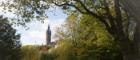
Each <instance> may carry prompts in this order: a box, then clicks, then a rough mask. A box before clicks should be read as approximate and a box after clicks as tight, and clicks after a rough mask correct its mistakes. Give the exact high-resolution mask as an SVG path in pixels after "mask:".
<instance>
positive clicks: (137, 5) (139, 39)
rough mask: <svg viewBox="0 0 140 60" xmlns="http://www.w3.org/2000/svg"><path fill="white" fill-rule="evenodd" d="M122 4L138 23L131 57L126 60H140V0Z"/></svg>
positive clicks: (124, 1)
mask: <svg viewBox="0 0 140 60" xmlns="http://www.w3.org/2000/svg"><path fill="white" fill-rule="evenodd" d="M122 3H123V5H124V8H125V9H126V10H127V11H128V13H129V15H130V16H131V17H133V18H134V19H135V22H136V28H135V33H134V40H133V42H132V43H131V45H130V46H131V55H130V56H127V57H126V58H128V59H125V60H140V51H139V49H140V47H139V46H140V0H122ZM128 55H129V54H128Z"/></svg>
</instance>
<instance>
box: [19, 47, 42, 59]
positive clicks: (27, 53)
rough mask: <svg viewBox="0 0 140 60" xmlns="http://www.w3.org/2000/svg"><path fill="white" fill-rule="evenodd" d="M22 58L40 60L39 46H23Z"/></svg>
mask: <svg viewBox="0 0 140 60" xmlns="http://www.w3.org/2000/svg"><path fill="white" fill-rule="evenodd" d="M21 50H22V58H21V60H39V59H40V57H39V48H38V46H30V45H29V46H23V47H22V48H21Z"/></svg>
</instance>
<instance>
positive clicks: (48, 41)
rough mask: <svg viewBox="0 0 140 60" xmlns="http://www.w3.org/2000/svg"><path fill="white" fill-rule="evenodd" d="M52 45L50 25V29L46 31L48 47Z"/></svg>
mask: <svg viewBox="0 0 140 60" xmlns="http://www.w3.org/2000/svg"><path fill="white" fill-rule="evenodd" d="M50 44H51V29H50V25H48V29H47V31H46V45H50Z"/></svg>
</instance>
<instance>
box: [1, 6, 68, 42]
mask: <svg viewBox="0 0 140 60" xmlns="http://www.w3.org/2000/svg"><path fill="white" fill-rule="evenodd" d="M46 14H47V16H48V18H46V19H45V21H44V23H41V22H39V21H32V22H30V23H28V24H27V26H28V27H29V28H30V29H28V30H26V29H25V28H24V27H19V26H17V27H15V28H16V29H17V33H19V34H21V38H20V40H21V43H22V45H42V44H45V42H46V30H47V27H48V24H49V25H50V29H51V31H52V37H51V38H52V41H55V38H54V37H53V36H54V34H55V30H56V28H57V27H60V26H61V24H62V23H63V22H64V21H65V19H66V17H67V15H66V14H64V12H63V11H62V10H61V8H55V9H54V8H50V9H49V10H47V12H46ZM0 15H4V16H6V17H9V18H12V17H15V15H13V14H12V13H10V12H7V13H4V12H3V11H2V7H0Z"/></svg>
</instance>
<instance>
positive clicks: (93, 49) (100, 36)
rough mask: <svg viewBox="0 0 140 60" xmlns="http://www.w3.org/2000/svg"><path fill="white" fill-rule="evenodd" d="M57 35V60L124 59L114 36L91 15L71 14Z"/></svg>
mask: <svg viewBox="0 0 140 60" xmlns="http://www.w3.org/2000/svg"><path fill="white" fill-rule="evenodd" d="M57 35H58V36H57V37H58V38H59V37H60V38H59V39H60V42H59V44H58V46H57V47H56V48H55V49H54V50H55V53H56V55H57V57H56V60H93V59H94V60H122V54H121V52H120V49H119V48H118V47H117V45H116V43H115V42H114V40H113V38H112V36H111V35H110V34H109V33H108V32H107V31H106V30H105V27H104V25H102V24H101V23H100V22H99V21H98V20H97V19H96V18H93V17H91V16H90V15H80V16H78V15H77V14H75V13H74V14H72V15H70V16H69V17H68V18H67V20H66V22H65V24H64V25H63V28H62V29H61V30H58V34H57ZM62 37H63V38H62Z"/></svg>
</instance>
